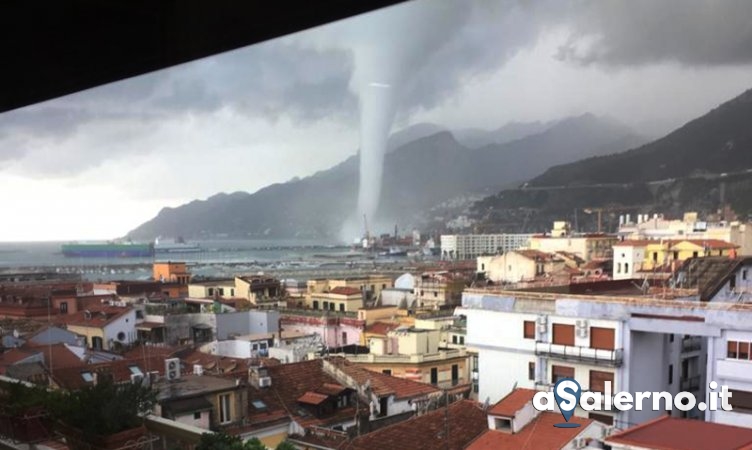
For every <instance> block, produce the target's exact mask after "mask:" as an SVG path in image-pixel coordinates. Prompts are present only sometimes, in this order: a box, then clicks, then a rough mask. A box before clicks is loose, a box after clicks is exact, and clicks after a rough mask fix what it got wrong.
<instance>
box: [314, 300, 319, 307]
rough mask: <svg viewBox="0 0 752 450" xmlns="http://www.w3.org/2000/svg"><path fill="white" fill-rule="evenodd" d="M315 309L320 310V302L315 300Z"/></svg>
mask: <svg viewBox="0 0 752 450" xmlns="http://www.w3.org/2000/svg"><path fill="white" fill-rule="evenodd" d="M313 309H319V301H318V300H314V301H313Z"/></svg>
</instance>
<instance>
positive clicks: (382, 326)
mask: <svg viewBox="0 0 752 450" xmlns="http://www.w3.org/2000/svg"><path fill="white" fill-rule="evenodd" d="M399 327H400V324H399V323H387V322H374V323H372V324H371V325H368V326H367V327H366V330H365V332H366V333H370V334H378V335H380V336H386V335H387V334H388V333H389V332H390V331H392V330H396V329H397V328H399Z"/></svg>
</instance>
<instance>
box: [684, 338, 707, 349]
mask: <svg viewBox="0 0 752 450" xmlns="http://www.w3.org/2000/svg"><path fill="white" fill-rule="evenodd" d="M701 349H702V338H701V337H699V336H692V337H690V338H687V339H682V353H691V352H697V351H700V350H701Z"/></svg>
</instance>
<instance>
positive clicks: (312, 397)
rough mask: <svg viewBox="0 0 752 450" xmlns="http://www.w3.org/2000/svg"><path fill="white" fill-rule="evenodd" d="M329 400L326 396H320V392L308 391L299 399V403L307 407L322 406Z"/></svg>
mask: <svg viewBox="0 0 752 450" xmlns="http://www.w3.org/2000/svg"><path fill="white" fill-rule="evenodd" d="M328 398H329V396H328V395H326V394H319V393H318V392H311V391H308V392H306V393H305V394H303V395H301V396H300V397H299V398H298V403H305V404H307V405H320V404H322V403H324V402H325V401H326V400H327V399H328Z"/></svg>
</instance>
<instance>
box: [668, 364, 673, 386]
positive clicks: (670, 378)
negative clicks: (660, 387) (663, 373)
mask: <svg viewBox="0 0 752 450" xmlns="http://www.w3.org/2000/svg"><path fill="white" fill-rule="evenodd" d="M668 384H674V365H673V364H669V365H668Z"/></svg>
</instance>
